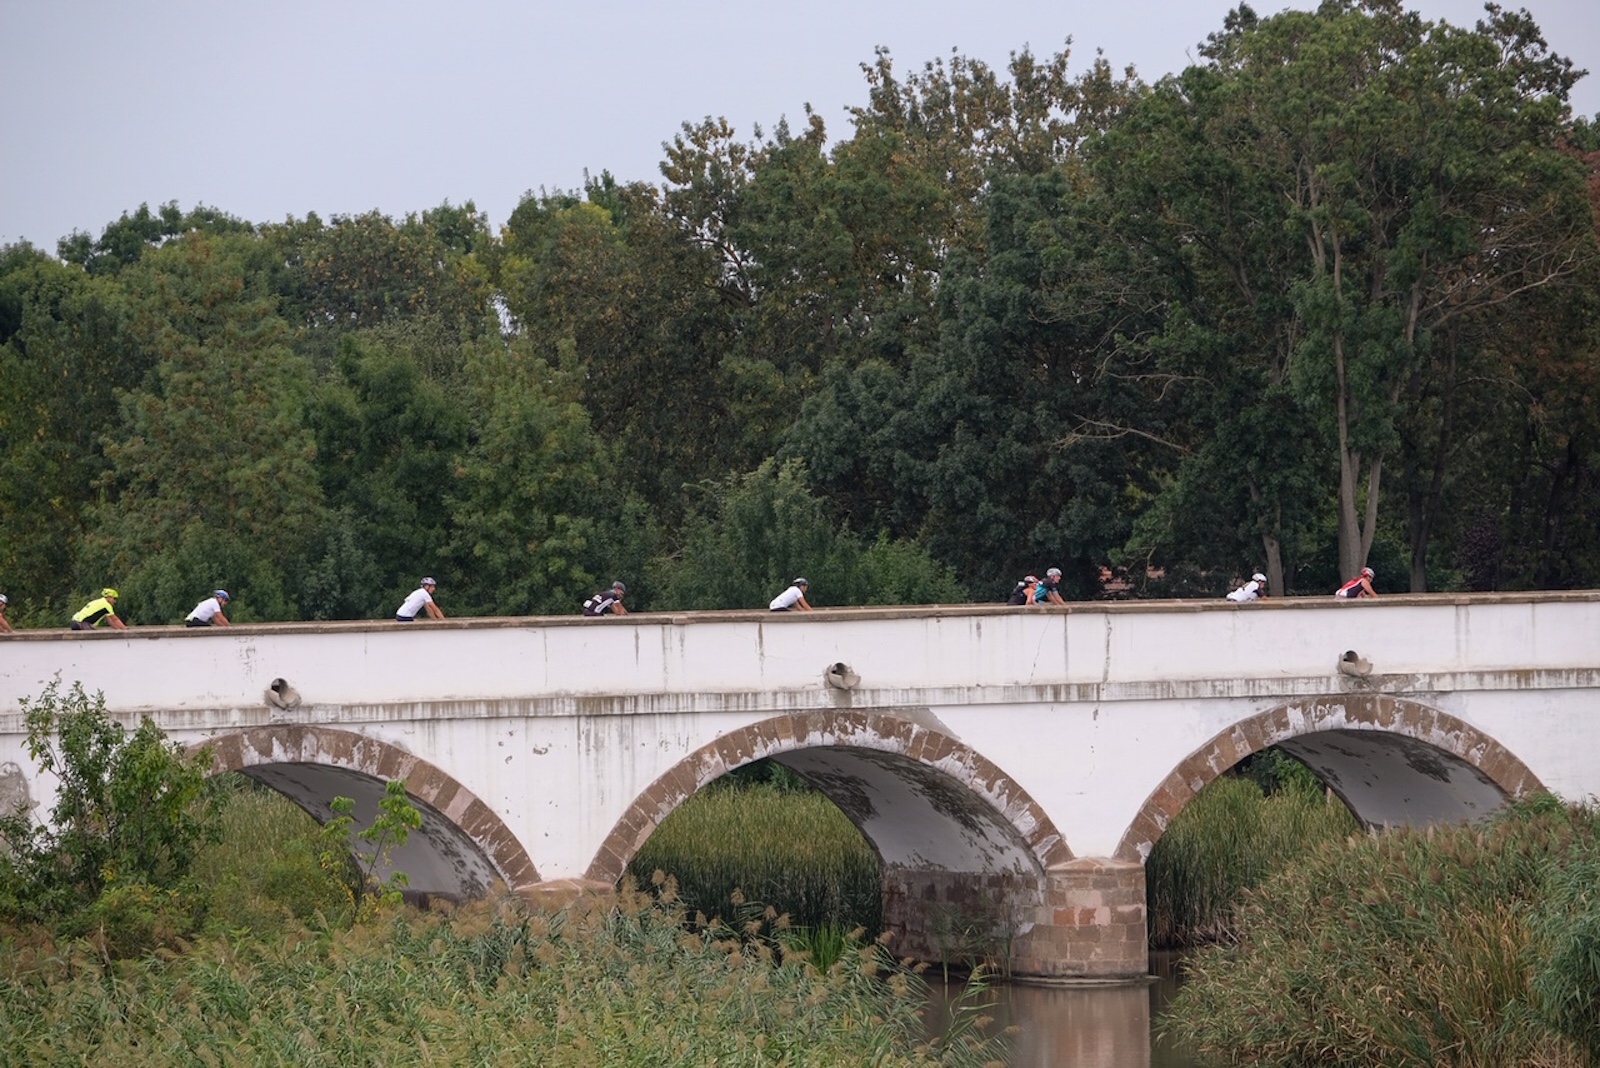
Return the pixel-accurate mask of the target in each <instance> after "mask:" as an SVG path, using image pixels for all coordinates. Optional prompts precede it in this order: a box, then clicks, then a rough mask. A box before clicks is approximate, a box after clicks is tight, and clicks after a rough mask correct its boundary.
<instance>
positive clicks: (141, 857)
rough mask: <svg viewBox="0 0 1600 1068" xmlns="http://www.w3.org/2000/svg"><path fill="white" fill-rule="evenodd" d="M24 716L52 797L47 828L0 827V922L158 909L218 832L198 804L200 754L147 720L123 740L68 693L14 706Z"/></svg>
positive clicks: (90, 706)
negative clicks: (0, 847) (53, 783)
mask: <svg viewBox="0 0 1600 1068" xmlns="http://www.w3.org/2000/svg"><path fill="white" fill-rule="evenodd" d="M22 717H23V722H24V724H25V726H26V728H27V733H28V739H27V751H28V755H29V756H30V757H32V758H33V760H34V761H35V762H37V764H38V766H39V769H40V771H41V772H42V773H44V774H47V775H53V776H55V777H56V780H57V790H56V799H55V804H54V806H53V807H52V809H51V813H50V820H49V822H48V824H40V823H36V822H35V818H34V814H33V813H31V812H11V813H6V814H4V816H3V817H0V839H3V841H4V844H5V846H6V847H7V848H6V850H5V851H4V852H3V853H0V916H3V917H4V918H7V919H10V920H13V921H34V922H61V923H65V924H66V925H67V926H68V927H69V928H70V927H72V926H74V925H75V923H76V922H77V919H75V918H78V919H81V918H83V917H86V916H89V917H92V914H93V910H94V909H99V910H100V911H101V913H102V914H112V915H119V916H127V915H128V914H129V913H130V912H132V911H137V910H140V909H147V908H148V909H154V908H156V903H157V899H158V898H160V896H161V894H162V893H163V892H165V891H169V890H175V889H177V888H179V887H180V886H182V884H183V883H184V880H185V879H186V877H187V876H188V873H189V866H190V864H191V863H192V862H193V860H194V857H195V855H196V853H197V851H198V850H199V849H200V848H201V846H202V845H204V844H205V843H206V842H207V841H208V840H210V839H211V838H213V837H214V835H215V833H216V831H215V823H214V818H213V813H212V812H211V810H210V809H209V807H208V806H206V805H205V804H203V803H201V801H202V797H201V795H202V786H203V783H204V777H205V765H206V761H207V760H208V759H209V757H208V755H207V754H205V753H203V752H202V753H200V754H197V755H193V756H189V755H185V754H184V752H183V750H182V749H181V748H180V747H178V746H177V745H175V744H173V743H169V742H167V741H166V739H165V737H164V736H163V735H162V733H161V731H160V730H159V729H158V728H157V727H156V726H155V725H154V724H153V723H151V722H150V720H148V719H145V720H143V721H142V722H141V723H140V724H139V726H138V728H137V729H135V730H134V731H132V732H131V733H130V732H129V731H128V730H127V729H126V728H125V727H123V726H122V725H121V724H120V723H116V722H114V721H112V720H111V719H110V718H109V717H108V716H107V714H106V710H105V698H104V696H103V695H99V694H97V695H95V697H93V698H90V697H89V696H88V695H87V694H85V693H84V692H83V687H82V686H81V685H80V684H77V683H74V684H73V685H72V687H71V689H70V690H68V691H67V692H66V693H65V694H62V693H61V690H60V684H59V682H52V683H50V684H49V685H48V686H46V687H45V689H44V691H43V692H42V693H41V694H40V695H39V697H38V698H36V699H32V700H30V699H28V698H23V700H22ZM111 891H115V893H112V895H111V897H110V898H109V899H107V900H106V901H104V902H102V901H101V897H102V895H103V894H106V893H108V892H111ZM130 922H137V921H134V920H130ZM152 922H154V921H152Z"/></svg>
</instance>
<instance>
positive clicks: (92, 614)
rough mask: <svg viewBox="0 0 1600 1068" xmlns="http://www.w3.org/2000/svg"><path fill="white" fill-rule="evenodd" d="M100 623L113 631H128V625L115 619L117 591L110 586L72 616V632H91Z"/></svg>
mask: <svg viewBox="0 0 1600 1068" xmlns="http://www.w3.org/2000/svg"><path fill="white" fill-rule="evenodd" d="M102 623H107V624H110V626H111V628H112V629H113V630H127V629H128V625H127V624H126V623H124V622H123V621H122V620H120V619H118V618H117V591H116V590H114V589H112V588H111V587H110V586H107V587H106V588H105V589H103V590H101V591H100V596H99V597H97V598H95V599H94V600H92V601H90V602H89V603H88V604H86V605H84V606H83V607H82V608H80V609H78V611H77V612H75V613H74V614H73V616H72V629H73V630H93V629H94V628H96V627H98V626H99V625H100V624H102Z"/></svg>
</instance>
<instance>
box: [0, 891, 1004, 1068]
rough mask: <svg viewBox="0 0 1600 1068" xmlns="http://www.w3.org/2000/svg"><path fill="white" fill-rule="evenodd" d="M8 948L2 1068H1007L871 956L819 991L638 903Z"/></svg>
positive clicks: (772, 963)
mask: <svg viewBox="0 0 1600 1068" xmlns="http://www.w3.org/2000/svg"><path fill="white" fill-rule="evenodd" d="M758 926H759V925H758ZM6 942H7V943H8V944H7V945H6V946H5V947H4V948H5V952H4V953H3V954H0V961H3V963H0V1063H6V1064H28V1065H38V1066H41V1068H43V1066H53V1065H63V1066H64V1065H77V1064H84V1063H91V1062H97V1063H111V1064H139V1065H145V1066H152V1068H159V1066H163V1065H194V1064H260V1065H268V1064H272V1065H287V1064H296V1065H298V1064H308V1063H316V1064H325V1065H338V1066H344V1065H348V1066H358V1065H371V1064H384V1065H392V1066H402V1065H439V1064H448V1065H457V1064H509V1063H518V1064H543V1065H553V1066H572V1068H590V1066H593V1065H601V1064H604V1065H640V1066H645V1065H649V1066H651V1068H658V1066H663V1065H666V1066H672V1065H679V1066H683V1068H700V1066H702V1065H706V1064H719V1065H729V1066H751V1068H755V1066H758V1065H772V1064H793V1065H797V1066H799V1065H816V1066H828V1068H835V1066H840V1065H857V1064H874V1065H882V1066H885V1068H889V1066H906V1068H911V1066H935V1065H973V1066H976V1065H980V1064H993V1063H995V1057H994V1052H993V1047H992V1046H990V1045H987V1044H985V1043H984V1042H982V1041H980V1040H978V1039H977V1038H976V1037H975V1036H974V1035H973V1034H972V1033H970V1032H968V1033H965V1034H961V1033H958V1034H957V1036H956V1037H955V1038H953V1039H952V1040H950V1041H948V1042H940V1043H933V1042H930V1041H929V1039H927V1038H926V1037H925V1035H924V1030H923V1025H922V1021H921V1018H920V1016H919V1012H920V1009H921V1006H922V1004H923V1001H924V998H925V991H924V990H923V988H922V986H921V983H920V980H918V979H917V978H916V977H915V976H912V975H910V974H909V973H907V972H905V971H904V970H901V969H899V968H898V967H896V966H895V965H894V964H893V962H892V961H890V960H888V959H887V958H886V956H885V955H884V954H883V953H882V952H881V950H880V949H879V947H877V946H875V945H872V944H867V945H865V946H861V945H857V946H856V947H855V948H854V949H853V950H852V951H851V952H850V953H849V954H847V956H846V957H845V959H843V960H842V961H841V962H840V963H838V964H836V965H835V966H834V967H832V968H830V969H828V970H827V971H825V972H824V971H821V970H819V969H817V968H815V967H812V966H811V965H810V964H809V963H807V962H806V961H805V960H804V959H803V958H802V957H797V956H794V955H791V954H789V953H787V952H786V951H785V950H784V949H783V947H782V944H781V942H779V941H778V940H776V939H774V938H772V937H770V936H769V933H767V932H763V931H756V930H751V929H746V930H738V931H736V930H734V929H732V928H729V927H715V928H709V929H703V930H700V931H698V932H694V933H690V932H689V931H687V930H686V929H685V927H684V925H683V916H682V914H681V913H680V912H677V911H675V910H674V909H672V908H670V907H669V906H666V905H663V904H662V903H661V902H659V901H657V900H655V899H654V898H651V897H648V896H646V895H641V894H638V893H633V892H625V893H621V894H619V895H617V896H616V897H615V898H609V899H605V900H603V901H601V900H590V901H585V902H579V903H577V904H574V905H573V906H570V907H568V908H566V909H563V910H560V911H557V912H552V913H542V912H530V911H528V910H527V909H526V908H525V907H524V906H522V905H521V904H520V903H519V902H516V901H513V900H505V899H502V900H499V901H489V902H479V903H475V904H473V905H470V906H467V907H464V908H462V909H460V910H456V911H446V912H431V913H419V912H416V911H414V910H409V909H398V910H395V911H383V912H380V913H379V914H377V915H375V916H373V917H371V918H369V919H367V920H365V921H363V922H361V923H357V924H355V925H353V926H349V927H344V926H339V925H335V924H331V923H323V922H318V921H315V920H314V921H313V923H311V924H309V925H304V926H301V925H297V924H294V925H291V926H290V927H288V928H287V929H286V932H285V935H284V936H283V937H280V938H275V939H262V938H256V937H226V936H223V937H204V938H201V939H198V940H196V941H195V942H193V943H189V944H186V945H184V946H182V947H181V949H180V950H178V951H175V952H171V953H164V954H161V955H147V956H143V957H139V958H134V959H124V960H116V961H112V960H107V959H106V958H105V957H104V956H103V955H101V954H100V953H99V952H98V951H97V950H96V948H95V946H94V945H93V944H92V943H90V942H88V941H84V940H76V941H67V942H57V941H54V940H52V939H48V938H41V937H39V936H38V935H37V934H35V935H32V936H26V937H24V936H20V935H18V934H17V933H15V932H9V933H7V935H6Z"/></svg>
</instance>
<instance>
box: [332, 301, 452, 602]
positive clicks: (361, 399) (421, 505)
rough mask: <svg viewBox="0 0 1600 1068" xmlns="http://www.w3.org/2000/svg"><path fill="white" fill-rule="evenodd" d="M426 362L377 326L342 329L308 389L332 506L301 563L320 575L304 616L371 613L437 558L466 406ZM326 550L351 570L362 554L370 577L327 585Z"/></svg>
mask: <svg viewBox="0 0 1600 1068" xmlns="http://www.w3.org/2000/svg"><path fill="white" fill-rule="evenodd" d="M461 359H462V358H457V360H456V361H454V362H460V360H461ZM426 361H427V356H426V355H425V354H422V353H418V352H416V351H415V350H412V349H408V348H406V347H403V346H397V345H395V344H393V343H392V334H391V333H390V332H389V331H386V330H384V329H383V328H376V329H374V330H372V331H360V332H356V333H349V334H345V335H344V336H343V337H342V338H341V339H340V343H339V356H338V358H337V361H336V365H335V367H334V368H333V370H332V371H331V372H330V373H329V374H328V375H326V376H324V377H323V379H322V380H321V381H320V382H318V383H317V384H316V385H315V387H314V388H313V389H312V390H311V392H310V404H309V406H308V410H307V413H306V419H307V423H308V425H309V427H310V429H311V430H312V431H313V432H314V433H315V435H316V461H315V467H316V472H317V479H318V483H319V484H320V486H321V490H322V499H323V501H324V502H325V503H326V505H327V507H328V508H329V509H330V510H331V511H332V512H333V513H335V515H333V516H331V517H330V520H331V522H330V525H329V526H328V527H326V528H325V529H324V531H323V532H322V533H321V534H320V535H319V536H318V543H319V548H318V551H317V553H316V554H315V556H314V559H311V560H310V561H309V562H308V568H309V570H307V571H304V572H302V574H304V575H306V576H307V577H308V578H309V577H311V576H317V575H321V576H324V577H322V578H316V579H314V580H313V581H314V583H317V584H319V585H318V589H320V590H322V593H320V594H317V595H315V597H316V599H317V601H318V607H317V608H316V609H314V610H313V611H314V614H319V615H320V614H328V615H329V617H330V618H337V617H338V616H341V615H347V614H354V615H356V616H368V615H372V614H375V613H376V614H381V613H382V612H383V608H384V605H386V604H387V602H389V601H391V600H393V601H395V603H399V600H398V599H399V598H402V597H404V595H405V594H406V593H408V592H410V591H411V590H412V589H413V588H415V586H416V581H417V578H418V577H419V576H420V575H422V574H423V573H425V572H430V571H437V570H439V569H440V567H441V566H442V564H443V563H444V561H445V559H446V555H447V546H448V544H449V542H450V539H451V537H452V535H453V531H454V527H455V523H454V518H453V516H452V515H451V511H450V508H449V506H448V505H447V503H446V502H447V501H448V499H449V496H450V493H451V492H452V489H453V485H454V480H455V471H456V465H457V464H458V462H459V458H460V456H461V454H462V452H463V451H465V449H466V447H467V440H468V433H469V425H468V421H469V408H468V401H467V397H466V395H465V392H466V391H465V389H464V388H463V387H462V386H461V384H460V383H459V382H455V381H452V382H450V383H448V384H447V383H443V382H439V381H437V380H435V379H433V378H430V377H428V375H427V373H426ZM335 528H337V531H336V529H335ZM329 554H331V556H330V555H329ZM333 559H337V560H339V561H341V564H340V566H341V567H343V568H345V569H346V570H347V571H348V572H350V573H352V574H360V573H363V572H365V571H367V567H366V564H365V561H367V560H370V562H371V569H372V571H373V574H372V576H371V581H372V583H373V585H371V586H370V587H369V588H368V589H367V590H365V591H364V592H362V591H359V590H358V589H356V588H355V587H353V586H351V585H349V584H347V583H344V582H339V583H334V584H332V585H330V584H329V582H330V581H331V580H332V577H333V572H331V571H329V570H328V568H329V567H331V566H332V564H331V561H332V560H333ZM335 589H337V590H339V591H343V592H340V593H339V594H337V595H335V594H334V593H333V592H332V591H334V590H335ZM307 592H308V593H309V592H310V591H309V590H308V591H307ZM346 593H348V595H350V596H352V597H355V598H356V599H355V600H354V601H351V600H349V599H347V597H346ZM308 607H309V606H308Z"/></svg>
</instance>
